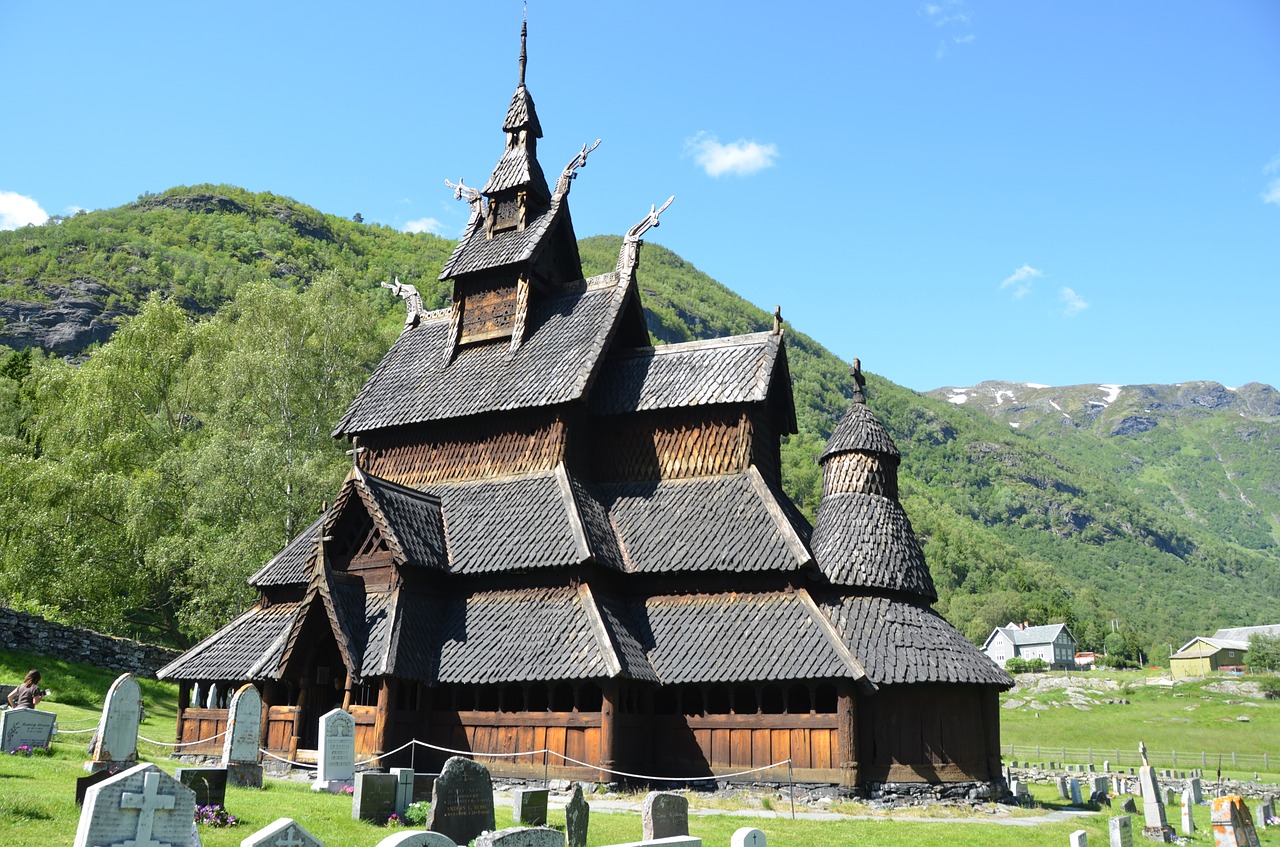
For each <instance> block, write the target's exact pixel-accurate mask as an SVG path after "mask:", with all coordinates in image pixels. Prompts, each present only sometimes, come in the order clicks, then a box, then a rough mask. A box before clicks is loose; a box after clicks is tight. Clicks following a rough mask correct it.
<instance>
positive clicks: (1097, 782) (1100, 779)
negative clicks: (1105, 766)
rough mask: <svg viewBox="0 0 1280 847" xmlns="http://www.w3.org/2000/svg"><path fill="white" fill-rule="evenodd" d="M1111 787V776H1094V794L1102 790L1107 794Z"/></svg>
mask: <svg viewBox="0 0 1280 847" xmlns="http://www.w3.org/2000/svg"><path fill="white" fill-rule="evenodd" d="M1110 787H1111V779H1110V778H1109V777H1105V776H1095V777H1094V778H1093V793H1094V794H1096V793H1098V792H1099V791H1101V792H1102V793H1103V794H1106V793H1107V790H1108V789H1109V788H1110Z"/></svg>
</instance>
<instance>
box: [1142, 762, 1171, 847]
mask: <svg viewBox="0 0 1280 847" xmlns="http://www.w3.org/2000/svg"><path fill="white" fill-rule="evenodd" d="M1138 782H1139V783H1140V784H1141V785H1142V820H1143V826H1142V834H1143V835H1144V836H1145V837H1147V838H1150V839H1151V840H1152V841H1163V842H1166V843H1167V842H1168V841H1169V839H1170V836H1172V835H1173V828H1172V827H1171V826H1169V819H1168V818H1167V817H1165V811H1164V799H1165V798H1164V796H1163V793H1162V792H1161V791H1160V781H1159V780H1158V779H1156V772H1155V768H1152V767H1151V766H1150V765H1143V766H1142V767H1140V768H1138Z"/></svg>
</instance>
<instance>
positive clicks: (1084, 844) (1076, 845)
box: [1071, 829, 1089, 847]
mask: <svg viewBox="0 0 1280 847" xmlns="http://www.w3.org/2000/svg"><path fill="white" fill-rule="evenodd" d="M1071 847H1089V833H1087V832H1085V831H1084V830H1083V829H1077V830H1076V831H1075V832H1073V833H1071Z"/></svg>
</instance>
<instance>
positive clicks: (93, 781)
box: [76, 771, 115, 806]
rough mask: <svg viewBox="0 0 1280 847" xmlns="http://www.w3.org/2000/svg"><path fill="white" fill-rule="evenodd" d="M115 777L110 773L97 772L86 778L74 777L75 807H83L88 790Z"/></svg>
mask: <svg viewBox="0 0 1280 847" xmlns="http://www.w3.org/2000/svg"><path fill="white" fill-rule="evenodd" d="M113 776H115V774H113V773H112V772H111V771H98V772H97V773H91V774H89V775H88V776H78V777H76V805H77V806H83V805H84V798H85V795H86V794H88V793H89V789H90V788H92V787H93V786H95V785H97V784H98V783H99V782H102V781H104V780H107V779H111V777H113Z"/></svg>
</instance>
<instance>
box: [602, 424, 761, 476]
mask: <svg viewBox="0 0 1280 847" xmlns="http://www.w3.org/2000/svg"><path fill="white" fill-rule="evenodd" d="M595 423H596V425H595V426H593V427H592V431H591V464H592V469H593V472H594V477H595V479H597V480H599V481H600V482H624V481H627V482H629V481H638V480H651V479H681V478H685V477H693V476H712V475H718V474H729V473H739V472H741V471H743V470H745V469H746V467H747V464H748V462H749V461H750V459H751V440H752V432H753V428H752V425H751V421H750V418H749V417H748V416H747V415H746V414H745V413H743V412H742V411H740V410H738V409H734V408H727V407H720V408H716V409H709V408H708V407H695V408H692V409H667V410H663V411H659V412H650V413H645V414H637V415H631V416H627V417H609V418H601V419H598V420H597V421H596V422H595Z"/></svg>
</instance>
